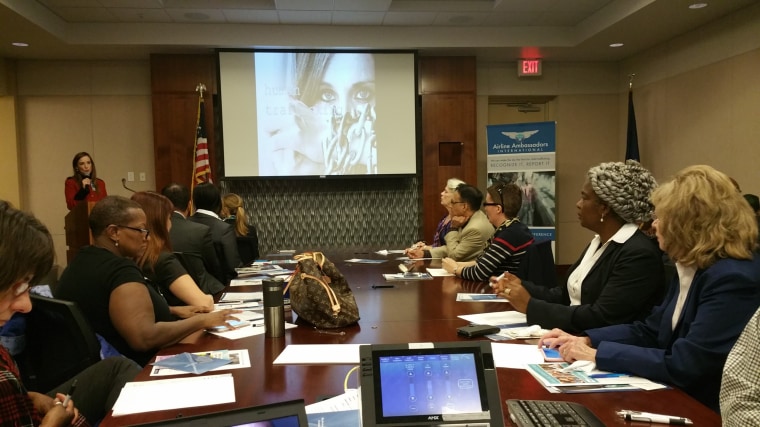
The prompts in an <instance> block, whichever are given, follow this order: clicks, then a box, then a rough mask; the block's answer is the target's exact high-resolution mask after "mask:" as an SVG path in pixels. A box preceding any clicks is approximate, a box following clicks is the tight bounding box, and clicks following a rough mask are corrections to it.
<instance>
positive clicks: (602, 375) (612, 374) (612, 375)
mask: <svg viewBox="0 0 760 427" xmlns="http://www.w3.org/2000/svg"><path fill="white" fill-rule="evenodd" d="M627 376H628V375H627V374H615V373H609V374H591V375H589V378H620V377H627Z"/></svg>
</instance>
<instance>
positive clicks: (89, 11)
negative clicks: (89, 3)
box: [54, 7, 117, 22]
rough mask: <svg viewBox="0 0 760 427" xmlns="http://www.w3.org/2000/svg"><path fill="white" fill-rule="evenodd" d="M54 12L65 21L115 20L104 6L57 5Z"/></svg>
mask: <svg viewBox="0 0 760 427" xmlns="http://www.w3.org/2000/svg"><path fill="white" fill-rule="evenodd" d="M54 12H55V14H56V15H58V16H60V17H61V19H63V20H64V21H66V22H117V20H116V17H115V16H113V15H112V14H111V12H109V11H108V9H106V8H104V7H58V8H56V9H55V10H54Z"/></svg>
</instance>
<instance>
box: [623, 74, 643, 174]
mask: <svg viewBox="0 0 760 427" xmlns="http://www.w3.org/2000/svg"><path fill="white" fill-rule="evenodd" d="M635 76H636V74H634V73H631V74H628V129H627V130H626V141H625V159H626V160H628V159H632V160H636V161H637V162H640V161H641V157H640V155H639V134H638V131H637V130H636V113H635V111H634V108H633V78H634V77H635Z"/></svg>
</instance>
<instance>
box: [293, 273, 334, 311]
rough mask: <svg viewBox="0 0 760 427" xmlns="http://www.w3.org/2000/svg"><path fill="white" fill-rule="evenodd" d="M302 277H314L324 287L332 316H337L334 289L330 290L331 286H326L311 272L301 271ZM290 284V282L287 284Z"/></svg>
mask: <svg viewBox="0 0 760 427" xmlns="http://www.w3.org/2000/svg"><path fill="white" fill-rule="evenodd" d="M303 279H314V280H316V281H317V283H319V284H320V285H322V288H324V290H325V292H327V298H328V299H329V300H330V308H331V309H332V312H333V317H337V316H338V313H340V302H338V297H337V296H336V295H335V291H333V290H332V288H331V287H329V286H327V284H326V283H325V282H324V281H323V280H322V279H320V278H317V277H314V276H312V275H311V274H306V273H301V280H303ZM288 286H290V284H288Z"/></svg>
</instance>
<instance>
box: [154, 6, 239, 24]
mask: <svg viewBox="0 0 760 427" xmlns="http://www.w3.org/2000/svg"><path fill="white" fill-rule="evenodd" d="M166 13H168V14H169V16H171V17H172V20H173V21H174V22H184V23H187V22H194V23H199V24H208V23H211V22H225V19H226V18H225V17H224V14H223V13H222V11H221V10H219V9H166Z"/></svg>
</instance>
